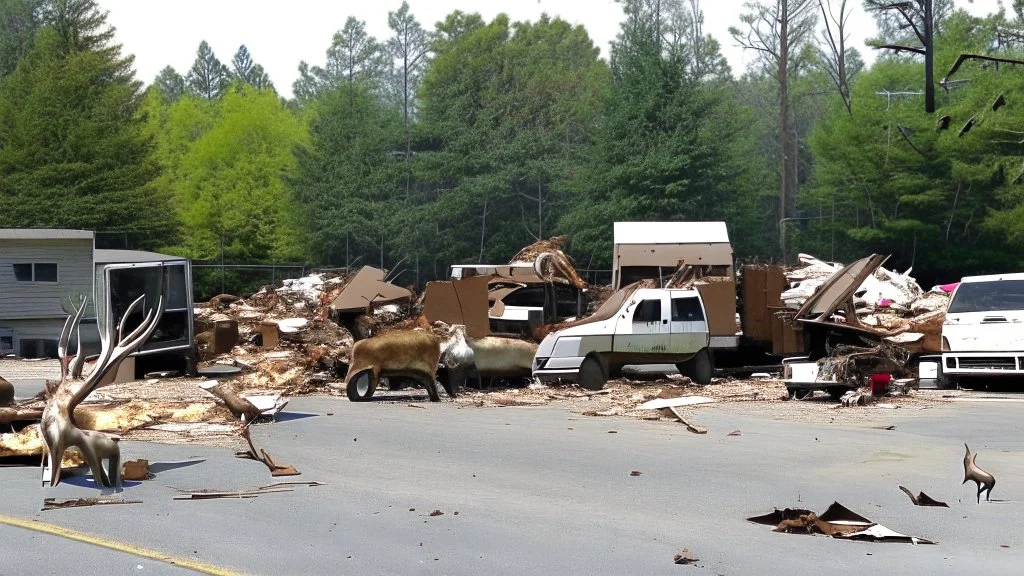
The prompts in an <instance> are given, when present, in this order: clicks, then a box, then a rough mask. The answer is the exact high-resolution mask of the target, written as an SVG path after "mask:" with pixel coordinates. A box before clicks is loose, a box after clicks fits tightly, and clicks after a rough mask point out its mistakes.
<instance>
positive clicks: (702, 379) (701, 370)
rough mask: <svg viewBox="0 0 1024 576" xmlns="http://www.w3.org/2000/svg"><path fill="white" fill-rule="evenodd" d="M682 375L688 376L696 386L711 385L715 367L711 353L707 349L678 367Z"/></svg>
mask: <svg viewBox="0 0 1024 576" xmlns="http://www.w3.org/2000/svg"><path fill="white" fill-rule="evenodd" d="M676 368H677V369H678V370H679V373H680V374H683V375H684V376H688V377H689V378H690V380H693V382H694V383H695V384H711V378H712V376H714V373H715V366H714V364H712V362H711V352H709V351H708V349H707V348H705V349H703V350H701V351H700V352H697V353H696V354H694V356H693V358H690V359H689V360H687V361H686V362H685V363H683V364H679V365H678V366H676Z"/></svg>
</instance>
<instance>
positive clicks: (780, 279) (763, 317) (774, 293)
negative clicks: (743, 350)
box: [741, 266, 786, 342]
mask: <svg viewBox="0 0 1024 576" xmlns="http://www.w3.org/2000/svg"><path fill="white" fill-rule="evenodd" d="M785 286H786V275H785V273H784V272H783V271H782V268H780V267H779V266H744V267H743V290H742V300H743V306H742V312H741V320H742V323H743V335H744V336H746V337H748V338H751V339H753V340H760V341H762V342H768V341H771V340H772V310H771V309H770V308H773V307H779V306H781V305H782V291H783V289H784V288H785Z"/></svg>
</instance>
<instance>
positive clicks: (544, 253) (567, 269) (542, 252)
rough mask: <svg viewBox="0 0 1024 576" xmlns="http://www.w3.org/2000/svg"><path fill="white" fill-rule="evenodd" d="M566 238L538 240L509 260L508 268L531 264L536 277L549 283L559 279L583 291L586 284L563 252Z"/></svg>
mask: <svg viewBox="0 0 1024 576" xmlns="http://www.w3.org/2000/svg"><path fill="white" fill-rule="evenodd" d="M566 240H567V237H566V236H554V237H552V238H548V239H547V240H538V241H537V242H534V243H533V244H530V245H529V246H527V247H525V248H523V249H522V250H520V251H519V252H518V253H517V254H516V255H515V256H513V257H512V259H511V260H509V265H510V266H517V265H520V266H521V265H524V264H532V265H533V268H534V272H535V273H536V274H537V276H539V277H541V278H544V279H545V280H548V281H551V280H552V279H554V278H560V279H562V280H566V281H568V282H569V283H570V284H572V285H573V286H575V287H576V288H579V289H581V290H582V289H585V288H586V287H587V283H586V282H584V281H583V279H582V278H580V276H579V274H578V273H577V272H576V268H575V267H574V266H573V264H572V259H570V258H569V256H568V255H566V253H565V252H564V251H563V248H564V246H565V241H566Z"/></svg>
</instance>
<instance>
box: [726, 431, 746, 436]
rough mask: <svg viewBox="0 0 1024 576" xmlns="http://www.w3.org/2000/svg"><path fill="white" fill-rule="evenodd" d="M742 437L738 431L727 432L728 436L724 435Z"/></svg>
mask: <svg viewBox="0 0 1024 576" xmlns="http://www.w3.org/2000/svg"><path fill="white" fill-rule="evenodd" d="M742 435H743V433H742V432H740V431H739V430H733V431H732V432H729V433H728V434H726V436H742Z"/></svg>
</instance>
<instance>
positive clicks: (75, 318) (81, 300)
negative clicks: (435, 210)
mask: <svg viewBox="0 0 1024 576" xmlns="http://www.w3.org/2000/svg"><path fill="white" fill-rule="evenodd" d="M77 300H78V304H75V300H74V299H72V298H71V297H69V298H68V303H69V304H70V306H71V309H72V310H74V314H70V315H68V319H67V320H66V321H65V322H64V329H63V330H61V332H60V340H59V341H58V342H57V357H58V358H60V381H61V382H63V381H64V380H65V379H66V378H67V377H68V372H69V370H68V343H69V342H70V340H71V333H72V332H74V333H75V334H76V338H77V341H76V344H75V362H76V363H79V362H80V360H79V359H80V358H82V338H81V335H80V334H78V325H79V324H80V323H81V321H82V316H83V315H84V314H85V308H86V303H87V302H88V297H87V296H86V295H85V294H79V295H78V299H77ZM71 372H72V376H71V377H72V378H74V377H75V376H74V375H73V374H74V371H71ZM57 385H59V382H58V383H56V384H54V383H51V382H47V383H46V392H47V393H48V394H51V395H52V394H53V392H54V391H56V389H57Z"/></svg>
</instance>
